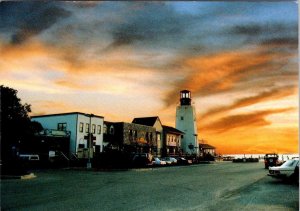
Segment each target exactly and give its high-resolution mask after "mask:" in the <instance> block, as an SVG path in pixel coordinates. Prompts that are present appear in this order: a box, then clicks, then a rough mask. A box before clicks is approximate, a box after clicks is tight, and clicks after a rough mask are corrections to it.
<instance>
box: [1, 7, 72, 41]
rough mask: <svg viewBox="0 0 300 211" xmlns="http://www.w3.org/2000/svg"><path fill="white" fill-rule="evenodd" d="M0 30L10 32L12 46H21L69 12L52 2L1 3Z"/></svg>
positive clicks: (66, 15)
mask: <svg viewBox="0 0 300 211" xmlns="http://www.w3.org/2000/svg"><path fill="white" fill-rule="evenodd" d="M0 14H1V15H0V17H1V21H0V22H1V24H0V29H1V31H3V30H7V29H9V30H11V31H12V32H13V34H12V36H11V43H12V44H21V43H23V42H24V41H26V40H27V39H28V38H30V37H31V36H34V35H37V34H39V33H41V32H42V31H44V30H46V29H47V28H49V27H51V26H52V25H53V24H55V23H56V22H57V21H58V20H59V19H60V18H65V17H68V16H69V15H70V12H68V11H66V10H65V9H63V8H61V7H59V3H56V4H55V5H54V3H52V2H42V3H41V2H1V3H0Z"/></svg>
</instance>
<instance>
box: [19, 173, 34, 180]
mask: <svg viewBox="0 0 300 211" xmlns="http://www.w3.org/2000/svg"><path fill="white" fill-rule="evenodd" d="M33 178H36V176H35V174H34V173H30V174H27V175H24V176H21V179H33Z"/></svg>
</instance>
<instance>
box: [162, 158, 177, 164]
mask: <svg viewBox="0 0 300 211" xmlns="http://www.w3.org/2000/svg"><path fill="white" fill-rule="evenodd" d="M165 160H166V161H168V162H171V164H172V165H174V164H177V160H176V158H173V157H165Z"/></svg>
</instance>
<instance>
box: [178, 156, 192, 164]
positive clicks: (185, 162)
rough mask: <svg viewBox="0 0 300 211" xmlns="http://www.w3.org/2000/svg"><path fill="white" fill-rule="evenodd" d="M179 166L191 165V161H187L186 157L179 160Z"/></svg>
mask: <svg viewBox="0 0 300 211" xmlns="http://www.w3.org/2000/svg"><path fill="white" fill-rule="evenodd" d="M177 164H179V165H188V164H190V162H189V160H187V159H185V158H184V157H178V158H177Z"/></svg>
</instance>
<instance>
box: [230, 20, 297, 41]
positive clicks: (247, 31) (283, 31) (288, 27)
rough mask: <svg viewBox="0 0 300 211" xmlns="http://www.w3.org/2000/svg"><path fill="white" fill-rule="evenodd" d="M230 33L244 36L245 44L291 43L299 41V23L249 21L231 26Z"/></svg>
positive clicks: (240, 36)
mask: <svg viewBox="0 0 300 211" xmlns="http://www.w3.org/2000/svg"><path fill="white" fill-rule="evenodd" d="M228 34H229V35H231V36H236V37H239V38H243V39H242V40H243V43H245V44H251V43H261V44H268V43H270V44H287V45H290V44H296V43H298V24H297V23H296V22H295V23H289V24H283V23H268V24H266V23H262V24H257V23H248V24H243V25H235V26H232V27H230V28H229V29H228ZM275 42H276V43H275ZM296 46H297V45H296ZM289 47H290V46H289Z"/></svg>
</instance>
